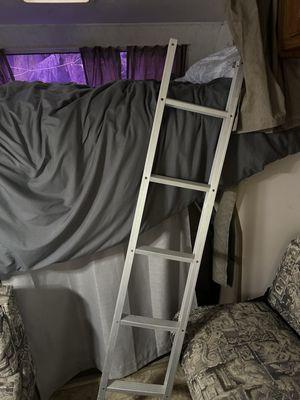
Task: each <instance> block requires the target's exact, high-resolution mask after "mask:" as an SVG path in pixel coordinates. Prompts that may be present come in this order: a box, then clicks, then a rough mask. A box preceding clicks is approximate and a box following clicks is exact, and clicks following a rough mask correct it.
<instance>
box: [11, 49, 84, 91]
mask: <svg viewBox="0 0 300 400" xmlns="http://www.w3.org/2000/svg"><path fill="white" fill-rule="evenodd" d="M7 59H8V62H9V64H10V67H11V69H12V72H13V74H14V77H15V80H18V81H28V82H33V81H42V82H47V83H48V82H59V83H69V82H75V83H79V84H86V80H85V74H84V70H83V64H82V59H81V56H80V53H65V54H22V55H20V54H17V55H8V56H7Z"/></svg>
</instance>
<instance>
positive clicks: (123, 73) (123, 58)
mask: <svg viewBox="0 0 300 400" xmlns="http://www.w3.org/2000/svg"><path fill="white" fill-rule="evenodd" d="M120 58H121V78H122V79H127V51H121V52H120Z"/></svg>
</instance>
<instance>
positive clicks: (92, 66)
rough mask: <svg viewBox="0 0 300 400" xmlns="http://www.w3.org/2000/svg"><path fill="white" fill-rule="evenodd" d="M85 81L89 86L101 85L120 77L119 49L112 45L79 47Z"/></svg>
mask: <svg viewBox="0 0 300 400" xmlns="http://www.w3.org/2000/svg"><path fill="white" fill-rule="evenodd" d="M80 53H81V58H82V61H83V66H84V71H85V76H86V81H87V84H88V85H89V86H92V87H97V86H102V85H104V84H106V83H108V82H111V81H115V80H118V79H121V57H120V50H119V49H116V48H113V47H106V48H104V47H93V48H92V47H83V48H81V49H80Z"/></svg>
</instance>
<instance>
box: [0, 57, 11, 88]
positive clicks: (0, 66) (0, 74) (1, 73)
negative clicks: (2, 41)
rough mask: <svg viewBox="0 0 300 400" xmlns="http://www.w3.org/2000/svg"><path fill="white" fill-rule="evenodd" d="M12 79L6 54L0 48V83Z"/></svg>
mask: <svg viewBox="0 0 300 400" xmlns="http://www.w3.org/2000/svg"><path fill="white" fill-rule="evenodd" d="M13 80H14V75H13V73H12V70H11V68H10V66H9V63H8V60H7V57H6V55H5V54H4V52H3V51H2V50H0V84H4V83H7V82H10V81H13Z"/></svg>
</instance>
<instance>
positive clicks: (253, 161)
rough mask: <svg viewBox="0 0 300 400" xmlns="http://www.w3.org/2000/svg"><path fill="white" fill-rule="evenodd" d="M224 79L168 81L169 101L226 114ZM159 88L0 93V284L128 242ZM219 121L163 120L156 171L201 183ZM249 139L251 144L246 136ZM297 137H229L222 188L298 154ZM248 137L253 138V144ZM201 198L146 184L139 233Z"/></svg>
mask: <svg viewBox="0 0 300 400" xmlns="http://www.w3.org/2000/svg"><path fill="white" fill-rule="evenodd" d="M229 85H230V80H229V79H217V80H215V81H213V82H210V83H209V84H206V85H192V84H186V83H174V84H173V85H172V86H171V89H170V93H169V96H170V97H173V98H178V99H181V100H185V101H190V102H194V103H198V104H203V105H207V106H211V107H215V108H220V109H223V108H224V107H225V103H226V99H227V94H228V89H229ZM158 90H159V83H157V82H154V81H136V82H133V81H118V82H115V83H113V84H109V85H106V86H104V87H102V88H98V89H91V88H88V87H85V86H76V85H60V84H51V85H47V84H43V83H32V84H29V83H23V82H14V83H11V84H7V85H3V86H0V277H1V276H7V275H8V274H11V273H14V272H15V271H26V270H28V269H30V268H41V267H43V266H48V265H50V264H52V263H55V262H60V261H64V260H67V259H73V258H77V257H80V256H82V255H86V254H91V253H94V252H96V251H98V250H104V249H106V248H108V247H111V246H114V245H116V244H118V243H121V242H123V241H125V240H126V239H127V237H128V235H129V232H130V228H131V223H132V218H133V212H134V207H135V203H136V198H137V193H138V188H139V184H140V179H141V175H142V170H143V165H144V159H145V155H146V150H147V145H148V140H149V136H150V130H151V123H152V120H153V115H154V111H155V105H156V98H157V94H158ZM220 124H221V121H220V120H218V119H215V118H212V117H204V116H200V115H196V114H192V113H188V112H184V111H179V110H174V109H168V110H167V111H166V113H165V116H164V120H163V126H162V133H161V138H160V142H159V146H158V152H157V157H156V161H155V167H154V171H155V173H160V174H164V175H168V176H173V177H180V178H183V179H191V180H197V181H201V182H206V181H207V180H208V177H209V171H210V168H211V164H212V159H213V154H214V150H215V146H216V142H217V138H218V133H219V129H220ZM253 135H254V136H253ZM299 137H300V136H299V132H298V130H293V131H291V132H290V134H287V133H285V134H284V135H282V137H280V136H279V135H277V136H276V135H273V134H272V135H265V134H259V133H256V134H251V135H247V134H245V135H233V137H232V140H231V144H230V148H229V152H228V156H227V159H226V167H225V170H224V174H223V177H222V185H223V186H228V185H232V184H235V183H237V182H238V181H239V180H241V179H242V178H243V177H245V176H249V175H251V174H253V173H255V172H257V171H259V170H261V169H262V168H263V167H264V165H265V164H267V163H268V162H271V161H274V160H275V159H278V158H281V157H284V156H285V155H287V154H291V153H293V152H296V151H300V140H299ZM250 138H252V139H253V140H252V139H250ZM196 196H199V194H198V193H195V192H193V191H188V190H182V189H178V188H171V187H165V186H160V185H156V184H151V185H150V191H149V197H148V202H147V204H146V209H145V215H144V220H143V221H144V222H143V226H142V229H143V230H146V229H148V228H149V227H151V226H154V225H155V224H157V223H159V222H161V221H162V220H163V219H165V218H167V217H169V216H170V215H172V214H175V213H176V212H178V211H181V210H182V209H183V208H185V207H186V206H188V205H189V204H190V203H191V202H193V201H194V200H195V199H196Z"/></svg>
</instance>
